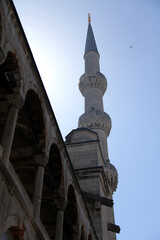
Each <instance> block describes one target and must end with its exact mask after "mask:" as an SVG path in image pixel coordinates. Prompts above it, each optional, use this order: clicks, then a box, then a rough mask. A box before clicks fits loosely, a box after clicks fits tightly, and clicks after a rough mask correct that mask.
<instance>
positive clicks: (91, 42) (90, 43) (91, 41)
mask: <svg viewBox="0 0 160 240" xmlns="http://www.w3.org/2000/svg"><path fill="white" fill-rule="evenodd" d="M88 23H89V24H88V31H87V39H86V45H85V52H84V54H86V53H87V52H89V51H94V52H97V53H98V49H97V46H96V41H95V38H94V34H93V30H92V26H91V16H90V14H88ZM98 54H99V53H98Z"/></svg>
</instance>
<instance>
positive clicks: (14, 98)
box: [6, 92, 24, 110]
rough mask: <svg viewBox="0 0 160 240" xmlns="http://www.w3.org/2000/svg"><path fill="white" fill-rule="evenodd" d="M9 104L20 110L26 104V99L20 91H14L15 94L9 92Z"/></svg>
mask: <svg viewBox="0 0 160 240" xmlns="http://www.w3.org/2000/svg"><path fill="white" fill-rule="evenodd" d="M6 98H7V101H8V104H9V105H10V106H14V107H16V108H17V109H18V110H19V109H20V108H21V107H22V106H23V104H24V99H23V97H22V95H21V94H20V93H19V92H18V93H13V94H8V95H7V96H6Z"/></svg>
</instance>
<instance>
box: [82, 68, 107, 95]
mask: <svg viewBox="0 0 160 240" xmlns="http://www.w3.org/2000/svg"><path fill="white" fill-rule="evenodd" d="M89 88H98V89H100V90H101V91H102V96H103V95H104V93H105V91H106V89H107V79H106V78H105V76H104V75H103V74H102V73H100V72H95V75H94V76H88V75H87V74H86V73H85V74H83V75H82V76H81V78H80V81H79V89H80V91H81V93H82V95H83V96H84V95H85V91H86V90H87V89H89Z"/></svg>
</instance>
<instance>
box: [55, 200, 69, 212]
mask: <svg viewBox="0 0 160 240" xmlns="http://www.w3.org/2000/svg"><path fill="white" fill-rule="evenodd" d="M56 204H57V210H62V211H64V210H65V209H66V207H67V199H66V198H65V197H63V198H59V199H58V200H57V202H56Z"/></svg>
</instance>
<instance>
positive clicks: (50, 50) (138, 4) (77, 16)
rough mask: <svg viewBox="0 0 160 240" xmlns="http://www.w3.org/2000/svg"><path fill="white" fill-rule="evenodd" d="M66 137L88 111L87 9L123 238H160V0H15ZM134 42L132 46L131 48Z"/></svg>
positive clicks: (115, 204)
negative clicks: (84, 85) (83, 80)
mask: <svg viewBox="0 0 160 240" xmlns="http://www.w3.org/2000/svg"><path fill="white" fill-rule="evenodd" d="M14 3H15V6H16V8H17V11H18V14H19V17H20V20H21V22H22V25H23V28H24V31H25V33H26V36H27V39H28V42H29V44H30V47H31V50H32V52H33V55H34V58H35V61H36V63H37V66H38V69H39V72H40V74H41V77H42V80H43V83H44V85H45V88H46V91H47V93H48V96H49V99H50V101H51V104H52V107H53V110H54V112H55V115H56V118H57V121H58V123H59V127H60V130H61V132H62V135H63V137H64V138H65V136H66V135H67V134H68V133H69V132H70V131H71V130H72V129H74V128H77V123H78V118H79V116H80V115H81V114H82V113H83V112H84V99H83V97H82V95H81V93H80V92H79V90H78V81H79V78H80V76H81V75H82V74H83V73H84V60H83V53H84V47H85V40H86V33H87V26H88V22H87V15H88V13H91V20H92V22H91V24H92V28H93V31H94V35H95V39H96V43H97V47H98V50H99V53H100V68H101V72H102V73H103V74H104V75H105V76H106V77H107V80H108V89H107V92H106V94H105V96H104V109H105V111H106V112H107V113H108V114H109V115H110V117H111V119H112V130H111V133H110V136H109V138H108V145H109V157H110V160H111V163H113V164H114V165H115V166H116V168H117V170H118V173H119V185H118V188H117V192H116V193H115V194H114V208H115V221H116V224H118V225H120V227H121V233H120V234H119V235H117V239H118V240H128V239H130V240H135V239H141V240H142V239H145V240H151V239H152V240H159V239H160V186H159V185H160V157H159V155H160V143H159V135H160V107H159V103H160V14H159V13H160V1H159V0H81V1H77V0H68V1H65V0H52V1H51V0H45V1H43V0H34V1H32V0H27V1H22V0H14ZM131 46H132V47H131Z"/></svg>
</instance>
